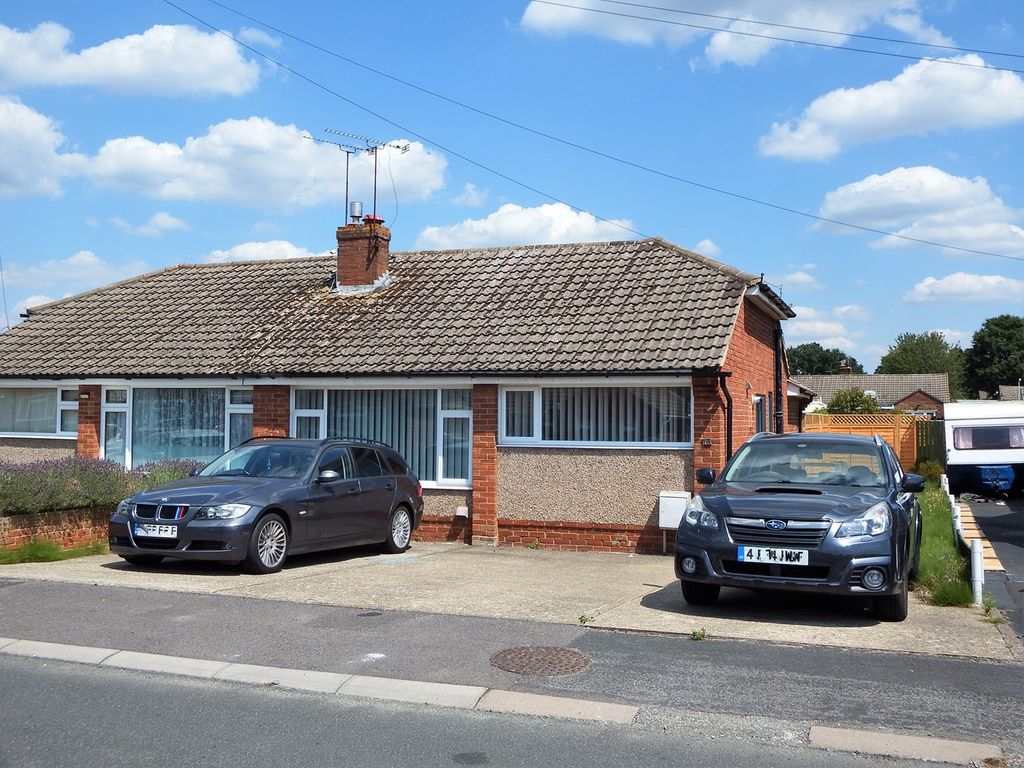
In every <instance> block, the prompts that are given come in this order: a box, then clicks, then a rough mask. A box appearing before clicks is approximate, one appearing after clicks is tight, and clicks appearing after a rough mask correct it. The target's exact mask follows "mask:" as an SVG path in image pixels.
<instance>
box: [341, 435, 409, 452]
mask: <svg viewBox="0 0 1024 768" xmlns="http://www.w3.org/2000/svg"><path fill="white" fill-rule="evenodd" d="M327 442H330V443H361V444H363V445H373V446H377V447H379V448H388V449H390V450H392V451H393V450H395V449H394V448H392V447H391V446H390V445H388V444H387V443H382V442H381V441H380V440H371V439H370V438H368V437H328V438H327Z"/></svg>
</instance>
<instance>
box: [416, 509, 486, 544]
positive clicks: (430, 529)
mask: <svg viewBox="0 0 1024 768" xmlns="http://www.w3.org/2000/svg"><path fill="white" fill-rule="evenodd" d="M472 538H473V529H472V525H471V523H470V520H469V518H468V517H446V516H443V515H423V518H422V519H421V520H420V526H419V528H417V529H416V531H415V532H414V533H413V539H414V540H415V541H433V542H438V541H461V542H462V543H463V544H469V543H471V541H472Z"/></svg>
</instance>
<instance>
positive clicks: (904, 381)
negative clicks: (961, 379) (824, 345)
mask: <svg viewBox="0 0 1024 768" xmlns="http://www.w3.org/2000/svg"><path fill="white" fill-rule="evenodd" d="M791 378H792V379H793V381H795V382H796V383H797V384H799V385H800V386H802V387H806V388H807V389H810V390H813V391H814V392H815V393H816V394H817V395H818V397H819V398H821V401H822V402H824V403H827V402H828V401H829V400H831V399H832V396H833V395H834V394H835V393H836V392H838V391H839V390H840V389H852V388H857V389H859V390H861V391H862V392H871V391H873V392H874V393H875V399H876V400H877V401H878V404H879V405H880V406H882V407H883V408H889V407H892V406H894V405H895V404H896V403H898V402H899V401H900V400H903V399H905V398H906V397H907V396H908V395H911V394H913V393H914V392H916V391H917V390H921V391H922V392H924V393H925V394H928V395H931V396H932V397H934V398H935V399H936V400H938V401H939V402H941V403H950V402H952V401H953V398H952V397H951V396H950V393H949V374H946V373H875V374H867V373H836V374H826V375H819V376H793V377H791Z"/></svg>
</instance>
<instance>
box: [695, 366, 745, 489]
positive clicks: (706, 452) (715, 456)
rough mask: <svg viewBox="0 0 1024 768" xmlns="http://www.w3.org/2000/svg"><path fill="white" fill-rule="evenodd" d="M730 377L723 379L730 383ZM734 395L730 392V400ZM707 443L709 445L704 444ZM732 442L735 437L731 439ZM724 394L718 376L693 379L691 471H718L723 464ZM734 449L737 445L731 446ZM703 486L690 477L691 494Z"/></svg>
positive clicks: (724, 459) (724, 460) (734, 398)
mask: <svg viewBox="0 0 1024 768" xmlns="http://www.w3.org/2000/svg"><path fill="white" fill-rule="evenodd" d="M730 383H731V379H726V386H729V384H730ZM735 400H736V395H735V393H733V402H735ZM706 442H709V443H710V445H705V443H706ZM734 442H735V440H734ZM725 447H726V446H725V397H724V396H723V395H722V390H721V388H720V387H719V384H718V379H717V378H707V379H698V378H695V379H694V380H693V471H694V473H695V474H696V472H697V470H698V469H703V468H704V467H710V468H711V469H713V470H715V472H721V471H722V467H724V466H725V462H726V455H725ZM733 447H734V448H735V447H736V446H733ZM702 487H703V486H701V485H698V484H697V481H696V479H695V478H692V477H691V478H690V488H691V489H692V491H693V493H695V494H696V493H699V492H700V489H701V488H702Z"/></svg>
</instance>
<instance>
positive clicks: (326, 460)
mask: <svg viewBox="0 0 1024 768" xmlns="http://www.w3.org/2000/svg"><path fill="white" fill-rule="evenodd" d="M324 470H330V471H332V472H337V473H338V474H339V475H340V476H341V479H342V480H348V479H350V478H352V477H355V474H354V472H353V469H352V457H351V456H349V453H348V448H330V449H328V450H327V451H325V452H324V455H323V456H322V457H321V458H320V466H319V468H318V470H317V471H318V472H323V471H324Z"/></svg>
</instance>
